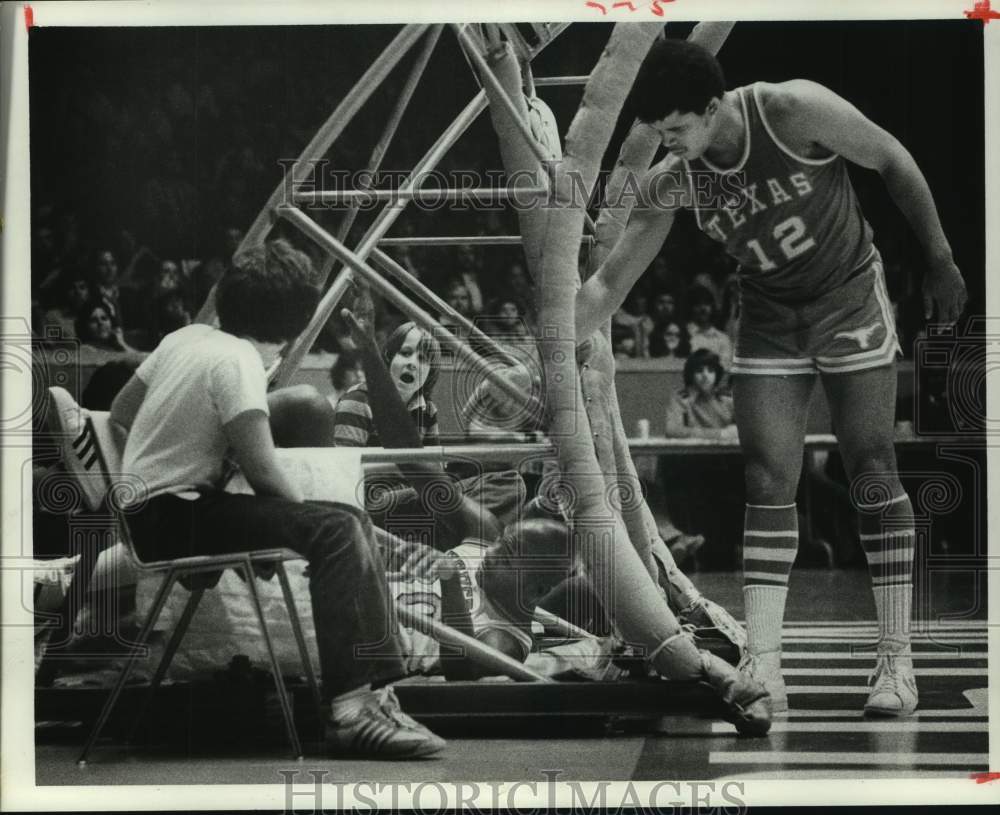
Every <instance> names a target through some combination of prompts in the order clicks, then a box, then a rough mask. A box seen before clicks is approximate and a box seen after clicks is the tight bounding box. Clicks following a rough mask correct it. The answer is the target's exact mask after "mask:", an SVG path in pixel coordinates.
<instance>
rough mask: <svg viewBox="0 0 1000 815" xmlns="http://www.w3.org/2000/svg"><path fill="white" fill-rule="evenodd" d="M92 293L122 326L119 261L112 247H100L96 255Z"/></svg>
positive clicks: (108, 313)
mask: <svg viewBox="0 0 1000 815" xmlns="http://www.w3.org/2000/svg"><path fill="white" fill-rule="evenodd" d="M90 288H91V295H92V296H93V297H94V298H96V299H97V300H100V301H101V302H102V303H104V307H105V311H106V312H107V315H108V316H109V317H110V318H111V319H112V320H114V322H115V323H116V324H117V325H118V327H119V328H120V327H121V326H122V325H123V322H124V321H123V318H122V308H121V293H120V291H119V289H118V261H117V260H115V254H114V252H112V251H111V250H110V249H100V250H98V252H97V254H96V256H95V262H94V274H93V278H92V280H91V286H90Z"/></svg>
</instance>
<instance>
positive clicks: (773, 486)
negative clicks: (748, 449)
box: [746, 458, 799, 505]
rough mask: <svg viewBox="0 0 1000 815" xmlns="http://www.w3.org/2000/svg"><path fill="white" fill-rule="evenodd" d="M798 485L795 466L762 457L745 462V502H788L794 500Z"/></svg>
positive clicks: (767, 503)
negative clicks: (783, 464)
mask: <svg viewBox="0 0 1000 815" xmlns="http://www.w3.org/2000/svg"><path fill="white" fill-rule="evenodd" d="M796 464H798V462H796ZM798 486H799V467H797V466H796V467H788V466H782V465H781V464H779V463H778V462H774V461H769V460H768V459H764V458H760V459H751V460H748V461H747V463H746V488H747V503H750V504H764V505H770V504H782V505H783V504H790V503H792V502H793V501H794V500H795V493H796V491H797V490H798Z"/></svg>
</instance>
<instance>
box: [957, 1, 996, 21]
mask: <svg viewBox="0 0 1000 815" xmlns="http://www.w3.org/2000/svg"><path fill="white" fill-rule="evenodd" d="M965 16H966V17H968V18H969V19H970V20H982V21H983V25H986V24H987V23H988V22H989V21H990V20H1000V12H997V11H993V9H991V8H990V0H976V2H975V3H973V4H972V11H966V12H965Z"/></svg>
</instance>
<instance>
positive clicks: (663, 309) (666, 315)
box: [649, 291, 678, 325]
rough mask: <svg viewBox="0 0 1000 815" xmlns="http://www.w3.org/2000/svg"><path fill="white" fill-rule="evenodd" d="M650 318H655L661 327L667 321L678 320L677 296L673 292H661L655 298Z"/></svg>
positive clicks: (655, 321)
mask: <svg viewBox="0 0 1000 815" xmlns="http://www.w3.org/2000/svg"><path fill="white" fill-rule="evenodd" d="M649 316H650V317H652V318H653V322H654V323H657V324H661V325H662V324H664V323H666V322H667V321H672V320H677V319H678V317H677V296H676V295H675V294H674V293H673V292H672V291H661V292H660V293H659V294H657V295H656V296H655V297H654V298H653V304H652V306H651V308H650V310H649Z"/></svg>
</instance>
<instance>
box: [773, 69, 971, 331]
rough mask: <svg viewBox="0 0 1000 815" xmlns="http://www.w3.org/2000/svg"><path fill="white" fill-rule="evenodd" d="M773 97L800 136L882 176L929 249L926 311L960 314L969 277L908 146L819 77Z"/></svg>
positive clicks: (942, 316) (949, 316) (789, 85)
mask: <svg viewBox="0 0 1000 815" xmlns="http://www.w3.org/2000/svg"><path fill="white" fill-rule="evenodd" d="M772 103H773V105H774V106H775V107H776V108H777V110H778V112H779V117H780V119H781V120H783V121H787V122H789V123H791V125H790V126H791V127H793V128H794V131H795V135H796V137H798V139H804V140H808V141H810V142H813V143H815V144H818V145H821V146H822V147H825V148H827V149H828V150H832V151H833V152H835V153H837V154H838V155H841V156H843V157H844V158H846V159H847V160H848V161H853V162H854V163H855V164H860V165H861V166H862V167H867V168H868V169H870V170H875V171H876V172H877V173H878V174H879V175H880V176H881V177H882V180H883V181H884V182H885V186H886V189H887V190H888V191H889V195H890V197H891V198H892V200H893V202H894V203H895V204H896V206H897V207H899V209H900V211H901V212H902V213H903V215H904V216H905V218H906V220H907V222H908V223H909V225H910V227H911V228H912V229H913V232H914V234H915V235H916V236H917V239H918V240H920V241H921V243H922V244H923V247H924V251H925V253H926V255H927V259H928V264H929V265H928V273H927V275H926V276H925V279H924V311H925V314H926V317H927V318H928V319H929V318H930V317H931V313H932V310H933V308H934V307H935V306H936V307H937V316H938V319H939V320H941V321H942V322H948V323H951V322H954V321H955V320H957V319H958V317H959V315H960V314H961V313H962V309H963V308H964V307H965V301H966V291H965V283H964V282H963V280H962V275H961V273H960V272H959V270H958V267H957V266H956V265H955V261H954V258H953V257H952V251H951V246H950V245H949V244H948V239H947V237H945V234H944V229H943V228H942V226H941V219H940V218H939V217H938V212H937V207H936V206H935V204H934V197H933V195H932V194H931V190H930V187H929V186H928V184H927V179H926V178H924V174H923V173H922V172H921V171H920V168H919V167H918V166H917V163H916V161H914V159H913V156H912V155H910V151H909V150H907V149H906V148H905V147H904V146H903V145H902V144H901V143H900V142H899V140H898V139H897V138H896V137H895V136H893V135H892V134H891V133H889V132H888V131H886V130H885V129H883V128H881V127H879V126H878V125H877V124H875V123H874V122H872V121H871V120H870V119H868V117H866V116H865V115H864V114H863V113H861V111H859V110H858V109H857V108H856V107H854V105H852V104H851V103H850V102H848V101H847V100H846V99H843V98H841V97H840V96H838V95H837V94H836V93H834V92H833V91H831V90H830V89H829V88H825V87H823V86H822V85H819V84H817V83H815V82H809V81H807V80H794V81H792V82H786V83H784V84H783V85H782V86H780V88H778V89H777V90H775V91H773V96H772V100H771V101H769V104H768V109H769V110H770V108H771V105H772Z"/></svg>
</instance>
